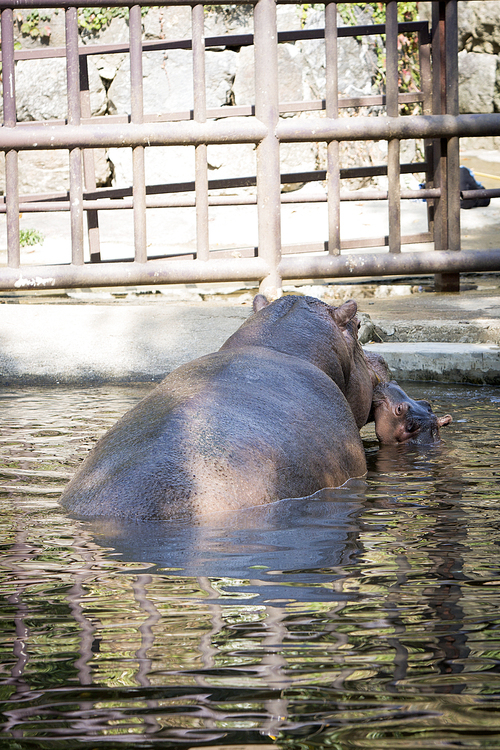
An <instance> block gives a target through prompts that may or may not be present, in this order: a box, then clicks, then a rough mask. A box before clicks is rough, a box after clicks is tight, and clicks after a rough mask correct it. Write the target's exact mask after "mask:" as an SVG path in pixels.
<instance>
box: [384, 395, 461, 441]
mask: <svg viewBox="0 0 500 750" xmlns="http://www.w3.org/2000/svg"><path fill="white" fill-rule="evenodd" d="M373 417H374V420H375V432H376V434H377V438H378V439H379V441H380V442H381V443H382V445H395V444H396V443H413V444H427V445H428V444H434V443H437V442H439V428H440V427H444V426H445V425H447V424H450V422H451V421H452V418H451V416H450V415H449V414H447V415H446V416H444V417H436V415H435V414H434V413H433V411H432V409H431V405H430V404H429V402H428V401H414V400H413V399H412V398H410V397H409V396H408V395H407V394H406V393H405V392H404V391H403V389H402V388H400V387H399V385H398V384H397V383H396V382H394V381H393V380H392V381H390V382H389V383H380V384H379V385H377V386H376V387H375V388H374V391H373Z"/></svg>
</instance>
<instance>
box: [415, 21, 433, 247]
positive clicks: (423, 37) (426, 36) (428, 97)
mask: <svg viewBox="0 0 500 750" xmlns="http://www.w3.org/2000/svg"><path fill="white" fill-rule="evenodd" d="M418 62H419V69H420V89H421V91H422V93H423V95H424V101H423V102H422V114H423V115H432V69H431V36H430V32H429V28H428V27H427V28H425V29H424V30H422V31H420V32H419V34H418ZM424 155H425V156H424V158H425V162H426V164H427V168H426V172H425V187H426V188H427V189H431V188H433V187H434V182H433V176H434V169H433V158H434V152H433V143H432V141H431V140H428V139H424ZM427 224H428V227H429V232H430V233H431V235H432V237H434V201H433V200H432V199H431V200H428V201H427Z"/></svg>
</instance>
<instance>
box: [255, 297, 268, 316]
mask: <svg viewBox="0 0 500 750" xmlns="http://www.w3.org/2000/svg"><path fill="white" fill-rule="evenodd" d="M268 304H269V300H268V299H267V298H266V297H264V295H263V294H256V295H255V297H254V298H253V311H254V312H259V310H262V309H263V308H264V307H267V306H268Z"/></svg>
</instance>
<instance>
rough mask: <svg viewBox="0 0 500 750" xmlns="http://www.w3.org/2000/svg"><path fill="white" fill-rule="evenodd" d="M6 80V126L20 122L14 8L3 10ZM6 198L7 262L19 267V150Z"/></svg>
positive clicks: (8, 168) (8, 164) (10, 154)
mask: <svg viewBox="0 0 500 750" xmlns="http://www.w3.org/2000/svg"><path fill="white" fill-rule="evenodd" d="M0 23H1V31H2V82H3V124H4V127H6V128H14V127H15V126H16V86H15V68H14V13H13V11H12V8H6V9H5V10H2V15H1V21H0ZM5 200H6V203H7V205H6V215H7V216H6V218H7V265H8V266H10V267H11V268H19V266H20V264H21V252H20V246H19V169H18V154H17V151H15V150H13V149H11V150H10V151H7V152H6V154H5Z"/></svg>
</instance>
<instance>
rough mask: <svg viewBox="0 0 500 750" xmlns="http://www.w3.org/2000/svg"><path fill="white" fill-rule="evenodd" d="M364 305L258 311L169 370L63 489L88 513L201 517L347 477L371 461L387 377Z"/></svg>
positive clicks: (289, 304) (296, 305)
mask: <svg viewBox="0 0 500 750" xmlns="http://www.w3.org/2000/svg"><path fill="white" fill-rule="evenodd" d="M356 311H357V306H356V303H355V302H354V301H352V300H351V301H348V302H346V303H344V304H343V305H341V306H340V307H332V306H330V305H327V304H325V303H324V302H321V301H319V300H317V299H314V298H312V297H303V296H292V295H290V296H285V297H282V298H280V299H278V300H276V301H274V302H272V303H269V304H268V303H267V300H266V299H265V298H264V297H262V296H261V295H258V296H257V297H256V298H255V300H254V313H253V314H252V315H251V316H250V317H249V318H248V319H247V320H246V321H245V322H244V323H243V325H242V326H241V327H240V328H239V329H238V330H237V331H236V332H235V333H234V334H233V335H232V336H231V337H230V338H229V339H228V340H227V341H226V342H225V343H224V345H223V346H222V347H221V349H220V350H219V351H217V352H214V353H212V354H208V355H206V356H204V357H201V358H199V359H196V360H194V361H193V362H190V363H189V364H186V365H183V366H181V367H179V368H178V369H176V370H174V371H173V372H172V373H170V374H169V375H168V376H167V377H166V378H165V379H164V380H163V381H162V382H161V383H160V384H159V385H158V386H157V387H156V388H155V389H154V390H153V391H152V392H151V393H150V394H149V395H148V396H146V398H144V399H143V400H142V401H141V402H140V403H139V404H137V406H135V407H134V408H133V409H131V410H130V411H129V412H128V413H127V414H125V415H124V417H123V418H122V419H121V420H120V421H119V422H117V424H115V425H114V427H112V428H111V429H110V430H109V432H107V433H106V434H105V435H104V436H103V437H102V438H101V439H100V440H99V441H98V443H97V444H96V446H95V447H94V449H93V450H92V452H91V453H90V454H89V456H88V457H87V458H86V459H85V461H84V462H83V464H82V466H81V467H80V469H79V470H78V471H77V473H76V475H75V476H74V477H73V479H72V480H71V482H70V483H69V485H68V486H67V488H66V489H65V491H64V493H63V496H62V503H63V505H64V506H65V507H66V508H67V509H68V510H69V511H70V512H72V513H74V514H76V515H78V516H81V517H98V516H100V517H111V518H114V517H116V518H120V517H121V518H126V519H156V518H158V519H162V518H163V519H169V518H174V517H175V518H196V516H199V515H201V516H203V515H205V514H207V513H212V512H218V511H228V510H233V509H241V508H244V507H248V506H255V505H260V504H264V503H270V502H273V501H276V500H279V499H284V498H298V497H305V496H308V495H311V494H313V493H315V492H316V491H318V490H320V489H322V488H325V487H338V486H340V485H342V484H343V483H344V482H346V480H348V479H349V478H350V477H360V476H363V475H364V474H365V472H366V462H365V453H364V450H363V445H362V442H361V439H360V435H359V428H360V427H361V426H362V425H363V424H365V423H366V421H367V420H368V417H369V414H370V410H371V406H372V391H373V386H374V384H375V382H377V380H378V378H377V377H376V376H374V373H373V369H372V367H371V366H370V364H369V362H368V360H367V359H366V357H365V355H364V353H363V350H362V348H361V346H360V344H359V342H358V340H357V327H358V322H357V319H356Z"/></svg>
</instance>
